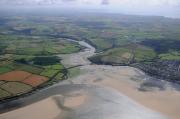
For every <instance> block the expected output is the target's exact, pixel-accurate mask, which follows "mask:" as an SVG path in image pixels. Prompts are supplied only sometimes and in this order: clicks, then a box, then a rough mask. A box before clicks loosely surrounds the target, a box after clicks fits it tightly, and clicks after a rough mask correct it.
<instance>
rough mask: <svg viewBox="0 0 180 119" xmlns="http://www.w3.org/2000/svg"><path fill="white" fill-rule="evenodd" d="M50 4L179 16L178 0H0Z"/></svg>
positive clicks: (0, 1)
mask: <svg viewBox="0 0 180 119" xmlns="http://www.w3.org/2000/svg"><path fill="white" fill-rule="evenodd" d="M1 6H2V7H5V6H11V7H21V6H27V7H30V6H50V7H59V8H61V7H66V8H72V7H73V8H77V9H97V10H101V11H105V12H113V13H114V12H115V13H125V14H139V15H157V16H167V17H178V18H180V0H0V7H1ZM32 8H33V7H32Z"/></svg>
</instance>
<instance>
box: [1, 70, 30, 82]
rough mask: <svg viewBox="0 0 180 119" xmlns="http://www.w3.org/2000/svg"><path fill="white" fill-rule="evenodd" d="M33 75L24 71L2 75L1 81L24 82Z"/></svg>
mask: <svg viewBox="0 0 180 119" xmlns="http://www.w3.org/2000/svg"><path fill="white" fill-rule="evenodd" d="M30 75H31V73H28V72H24V71H12V72H8V73H5V74H2V75H0V80H5V81H22V80H24V79H25V78H27V77H29V76H30Z"/></svg>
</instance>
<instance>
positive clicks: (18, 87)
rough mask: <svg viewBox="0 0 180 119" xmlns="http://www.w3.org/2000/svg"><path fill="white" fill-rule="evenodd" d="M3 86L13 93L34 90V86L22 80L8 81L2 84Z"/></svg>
mask: <svg viewBox="0 0 180 119" xmlns="http://www.w3.org/2000/svg"><path fill="white" fill-rule="evenodd" d="M1 88H2V89H4V90H6V91H8V92H10V93H12V94H13V95H17V94H22V93H26V92H28V91H30V90H32V87H31V86H29V85H26V84H23V83H20V82H8V83H5V84H3V85H1Z"/></svg>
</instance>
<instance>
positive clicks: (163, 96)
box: [7, 41, 180, 119]
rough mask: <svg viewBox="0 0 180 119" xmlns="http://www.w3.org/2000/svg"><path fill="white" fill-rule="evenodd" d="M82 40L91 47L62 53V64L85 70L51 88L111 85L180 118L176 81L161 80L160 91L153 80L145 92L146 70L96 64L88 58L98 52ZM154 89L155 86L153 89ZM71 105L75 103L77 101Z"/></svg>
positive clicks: (120, 91)
mask: <svg viewBox="0 0 180 119" xmlns="http://www.w3.org/2000/svg"><path fill="white" fill-rule="evenodd" d="M79 43H81V44H83V43H84V44H83V46H85V47H87V48H86V50H84V51H81V52H79V53H74V54H69V55H60V57H63V60H62V64H63V65H64V66H65V67H69V66H76V65H82V66H80V70H81V71H84V72H85V73H83V74H81V75H79V76H77V77H73V78H71V79H68V80H64V81H62V82H59V83H57V84H55V85H53V86H50V87H49V89H53V88H57V89H59V88H60V89H61V88H62V87H63V86H65V89H66V90H69V88H70V89H71V88H72V87H73V86H71V85H78V87H81V86H82V87H84V86H85V88H84V89H83V90H87V89H86V88H87V87H86V86H89V85H93V86H95V87H105V88H106V87H108V88H111V89H113V90H115V91H117V92H118V95H119V94H120V95H121V94H123V95H125V96H127V97H129V98H130V99H132V100H134V101H135V102H137V103H138V104H140V105H142V106H144V107H147V108H149V109H151V110H155V111H156V112H160V113H161V114H162V115H166V116H168V117H170V118H172V119H177V118H176V117H180V114H179V113H178V112H176V109H177V110H180V104H179V100H180V93H179V92H178V91H175V90H176V89H175V88H174V87H173V84H172V85H171V84H169V83H167V81H163V82H165V83H162V82H159V83H160V84H162V85H164V86H165V90H162V91H161V90H159V89H160V88H158V86H159V85H157V84H156V83H157V82H153V83H155V87H153V86H152V87H146V88H147V89H150V91H149V90H147V91H146V92H142V91H140V90H138V89H139V88H140V86H141V84H143V83H144V82H145V81H146V80H144V79H143V78H142V77H145V76H146V75H145V73H144V72H143V71H141V70H139V69H137V68H134V67H129V66H107V65H92V63H91V62H90V61H88V59H87V58H88V57H89V56H92V55H94V54H95V48H94V47H92V46H91V45H89V44H88V43H86V42H83V41H81V42H79ZM133 78H134V80H132V79H133ZM158 81H161V80H158ZM150 83H151V82H150ZM68 85H69V86H68ZM66 86H67V87H66ZM151 88H152V89H153V90H152V91H151ZM49 89H48V88H45V89H44V94H43V91H42V92H37V94H34V95H35V96H34V97H36V95H37V96H40V95H41V93H42V95H46V91H47V92H48V90H49ZM62 89H63V88H62ZM54 91H56V90H54ZM50 92H51V93H47V95H50V96H53V95H54V93H55V92H52V91H50ZM65 92H66V91H65ZM57 93H61V90H57ZM38 94H39V95H38ZM65 95H67V94H65ZM169 95H171V96H169ZM31 97H32V96H27V97H25V98H31ZM34 97H32V98H34ZM45 97H46V96H45ZM40 98H43V97H40ZM43 99H44V98H43ZM21 100H23V99H21ZM110 100H111V99H110ZM112 100H113V99H112ZM25 101H26V100H25ZM70 101H71V99H70ZM20 102H21V101H20ZM35 102H36V101H35ZM108 103H109V102H108ZM71 104H73V105H74V104H75V103H71ZM101 106H102V105H101ZM27 107H28V106H27ZM20 109H21V108H20ZM14 111H16V110H14ZM7 113H8V112H7ZM127 116H128V115H127ZM62 119H64V118H62ZM151 119H152V118H151Z"/></svg>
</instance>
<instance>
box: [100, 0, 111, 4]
mask: <svg viewBox="0 0 180 119" xmlns="http://www.w3.org/2000/svg"><path fill="white" fill-rule="evenodd" d="M101 4H102V5H108V4H109V0H102V2H101Z"/></svg>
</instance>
